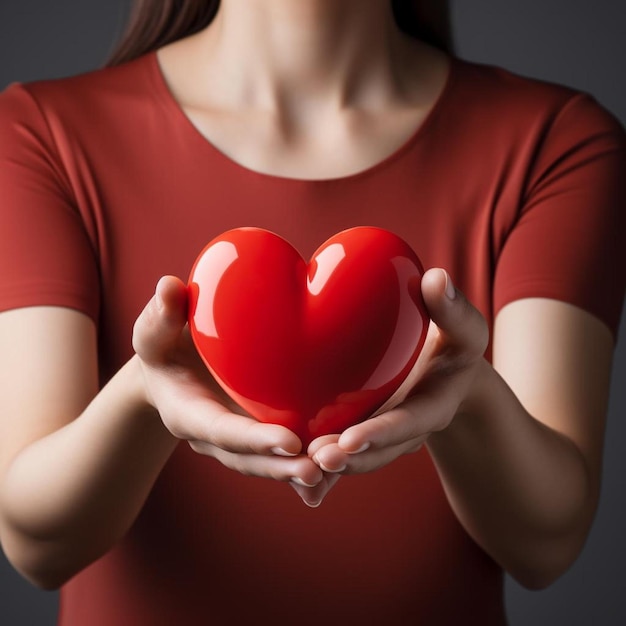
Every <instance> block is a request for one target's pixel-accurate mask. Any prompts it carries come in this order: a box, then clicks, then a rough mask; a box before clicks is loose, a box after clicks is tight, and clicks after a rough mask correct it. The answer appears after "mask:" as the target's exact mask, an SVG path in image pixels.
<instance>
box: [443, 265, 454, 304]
mask: <svg viewBox="0 0 626 626" xmlns="http://www.w3.org/2000/svg"><path fill="white" fill-rule="evenodd" d="M441 271H442V272H443V274H444V276H445V277H446V289H445V291H446V296H448V298H450V300H454V298H456V289H455V287H454V284H453V283H452V279H451V278H450V276H449V275H448V272H446V271H445V270H441Z"/></svg>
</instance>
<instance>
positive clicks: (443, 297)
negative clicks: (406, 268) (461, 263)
mask: <svg viewBox="0 0 626 626" xmlns="http://www.w3.org/2000/svg"><path fill="white" fill-rule="evenodd" d="M422 297H423V298H424V303H425V304H426V308H427V309H428V313H429V314H430V317H431V319H432V321H433V322H434V323H435V325H436V326H437V328H438V329H439V331H440V333H441V334H442V335H443V339H444V340H445V342H446V343H447V344H449V345H452V346H454V347H455V348H457V349H459V350H461V351H464V352H469V353H471V354H475V355H477V356H482V354H483V353H484V352H485V350H486V349H487V343H488V341H489V329H488V327H487V322H486V321H485V318H484V317H483V316H482V314H481V313H480V311H478V309H476V308H475V307H474V306H473V305H472V304H471V303H470V302H469V300H468V299H467V298H466V297H465V295H464V294H463V293H462V292H461V291H459V290H458V289H457V288H456V287H455V285H454V284H453V282H452V279H451V278H450V275H449V274H448V273H447V272H446V271H445V270H443V269H441V268H433V269H430V270H428V271H427V272H426V273H425V274H424V276H423V277H422Z"/></svg>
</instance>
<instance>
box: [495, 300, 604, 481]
mask: <svg viewBox="0 0 626 626" xmlns="http://www.w3.org/2000/svg"><path fill="white" fill-rule="evenodd" d="M613 347H614V339H613V335H612V333H611V331H610V330H609V328H608V326H607V325H606V324H605V323H603V322H602V321H600V319H598V318H597V317H595V316H594V315H592V314H590V313H588V312H586V311H584V310H583V309H581V308H579V307H576V306H573V305H571V304H567V303H565V302H561V301H558V300H553V299H548V298H524V299H521V300H517V301H515V302H511V303H509V304H507V305H506V306H504V307H503V308H502V309H501V310H500V312H499V313H498V315H497V317H496V319H495V323H494V330H493V366H494V368H495V369H496V370H497V371H498V372H499V373H500V375H501V376H502V377H503V378H504V380H505V381H506V382H507V383H508V385H509V386H510V387H511V388H512V390H513V391H514V392H515V394H516V395H517V397H518V399H519V400H520V402H521V403H522V405H523V406H524V408H525V409H526V410H527V411H528V412H529V413H530V414H531V415H532V416H533V417H534V418H536V419H537V420H539V421H541V422H543V423H544V424H546V425H547V426H549V427H550V428H552V429H554V430H556V431H558V432H560V433H561V434H563V435H565V436H566V437H568V438H569V439H570V440H571V441H573V442H574V443H575V444H576V446H577V447H578V448H579V450H580V451H581V453H582V454H583V456H584V457H585V460H586V462H587V467H588V470H589V471H590V472H591V476H592V479H593V480H594V483H595V486H596V488H597V487H598V486H599V481H600V473H601V466H602V446H603V438H604V426H605V418H606V412H607V405H608V396H609V385H610V378H611V363H612V356H613Z"/></svg>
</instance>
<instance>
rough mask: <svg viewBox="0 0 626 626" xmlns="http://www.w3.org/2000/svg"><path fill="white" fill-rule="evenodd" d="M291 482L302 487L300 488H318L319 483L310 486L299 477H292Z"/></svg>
mask: <svg viewBox="0 0 626 626" xmlns="http://www.w3.org/2000/svg"><path fill="white" fill-rule="evenodd" d="M290 480H291V482H292V483H296V485H300V487H317V485H318V483H315V484H313V485H309V483H305V482H304V481H303V480H302V478H300V477H299V476H292V477H291V479H290Z"/></svg>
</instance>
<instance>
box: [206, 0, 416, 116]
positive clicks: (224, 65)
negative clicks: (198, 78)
mask: <svg viewBox="0 0 626 626" xmlns="http://www.w3.org/2000/svg"><path fill="white" fill-rule="evenodd" d="M405 39H406V38H405V37H404V35H402V33H401V32H400V30H399V29H398V27H397V26H396V24H395V20H394V18H393V14H392V9H391V1H390V0H253V1H251V0H222V1H221V4H220V8H219V11H218V13H217V15H216V16H215V18H214V20H213V22H212V23H211V25H210V26H209V27H208V28H207V29H205V31H203V32H202V33H201V34H200V39H199V43H200V45H201V47H202V49H203V54H204V53H206V54H207V55H210V57H211V60H212V63H211V66H212V67H213V68H215V69H214V70H213V72H215V74H214V75H213V79H214V80H215V79H217V80H219V82H221V83H222V86H223V88H224V89H225V90H226V91H225V92H223V93H225V94H227V96H226V97H228V98H229V99H230V100H231V101H238V102H239V103H241V104H243V105H248V106H257V107H263V108H266V107H267V108H273V109H276V108H282V109H285V108H292V106H293V107H296V108H298V109H300V110H302V108H303V106H305V105H304V104H303V103H309V104H310V105H311V104H312V105H319V103H320V102H324V103H326V105H330V106H337V107H343V106H358V105H359V104H362V103H366V102H369V103H370V104H371V102H372V99H374V100H375V99H376V98H378V99H380V97H381V94H384V93H385V91H386V90H387V91H388V90H389V88H390V85H391V84H392V82H393V81H394V80H396V78H395V77H394V72H395V70H394V69H393V68H394V67H396V66H397V64H398V55H400V54H402V46H403V45H404V46H406V42H405ZM220 76H221V77H223V78H222V80H220V78H219V77H220ZM381 87H382V89H381Z"/></svg>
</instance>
